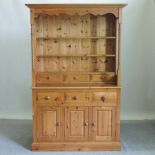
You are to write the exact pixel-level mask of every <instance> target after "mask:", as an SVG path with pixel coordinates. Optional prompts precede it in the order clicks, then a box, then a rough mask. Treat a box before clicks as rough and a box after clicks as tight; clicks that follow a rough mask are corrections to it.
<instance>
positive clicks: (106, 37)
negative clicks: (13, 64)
mask: <svg viewBox="0 0 155 155" xmlns="http://www.w3.org/2000/svg"><path fill="white" fill-rule="evenodd" d="M36 39H43V40H50V39H55V40H57V39H116V37H115V36H98V37H91V36H85V37H82V36H81V37H76V36H75V37H74V36H71V37H69V36H68V37H67V36H66V37H37V38H36Z"/></svg>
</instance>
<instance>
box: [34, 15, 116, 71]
mask: <svg viewBox="0 0 155 155" xmlns="http://www.w3.org/2000/svg"><path fill="white" fill-rule="evenodd" d="M35 26H36V57H37V59H36V60H37V63H36V64H37V65H36V68H37V72H61V71H62V72H73V71H82V72H83V71H84V72H87V71H90V72H94V71H95V72H97V71H99V72H115V61H116V58H115V53H116V39H115V37H116V18H115V16H114V15H112V14H106V15H102V16H101V15H99V16H94V15H91V14H87V15H83V16H79V15H74V16H68V15H65V14H61V15H58V16H56V15H53V16H49V15H40V16H39V17H38V18H37V19H36V20H35ZM104 37H107V38H104ZM108 37H112V38H110V39H109V38H108ZM90 55H91V56H90ZM93 55H94V56H93ZM99 55H110V56H109V57H108V56H107V57H105V56H99Z"/></svg>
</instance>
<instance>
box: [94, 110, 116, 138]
mask: <svg viewBox="0 0 155 155" xmlns="http://www.w3.org/2000/svg"><path fill="white" fill-rule="evenodd" d="M114 117H115V115H114V108H113V107H94V108H93V116H92V118H93V119H92V132H93V140H95V141H110V140H113V139H114V137H115V127H114V125H115V120H114Z"/></svg>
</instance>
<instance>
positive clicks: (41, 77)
mask: <svg viewBox="0 0 155 155" xmlns="http://www.w3.org/2000/svg"><path fill="white" fill-rule="evenodd" d="M36 78H37V79H36V80H37V83H48V82H63V81H65V82H76V81H80V82H88V81H91V82H102V81H113V82H114V81H115V74H114V73H105V74H92V75H90V74H69V75H63V74H59V73H38V74H37V76H36Z"/></svg>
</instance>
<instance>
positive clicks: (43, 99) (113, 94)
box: [36, 91, 117, 105]
mask: <svg viewBox="0 0 155 155" xmlns="http://www.w3.org/2000/svg"><path fill="white" fill-rule="evenodd" d="M36 97H37V102H38V103H39V104H44V103H46V104H47V103H49V104H54V103H58V104H59V103H60V104H61V103H62V104H63V103H65V102H66V103H83V104H89V103H91V101H92V103H95V104H96V103H101V104H113V105H116V102H117V91H110V92H109V91H97V92H96V91H95V92H85V91H72V92H56V91H48V92H46V91H41V92H37V94H36Z"/></svg>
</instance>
